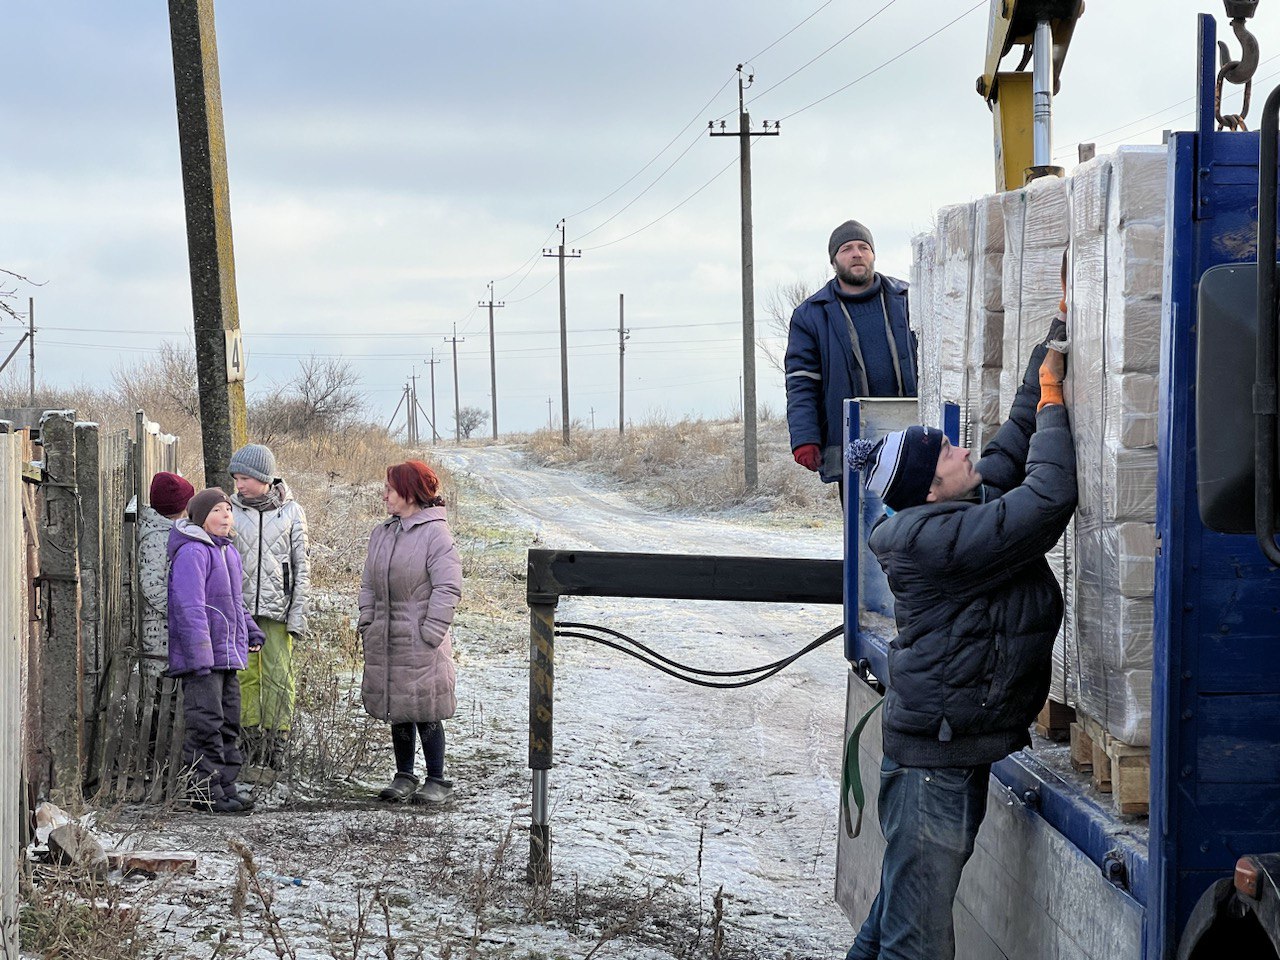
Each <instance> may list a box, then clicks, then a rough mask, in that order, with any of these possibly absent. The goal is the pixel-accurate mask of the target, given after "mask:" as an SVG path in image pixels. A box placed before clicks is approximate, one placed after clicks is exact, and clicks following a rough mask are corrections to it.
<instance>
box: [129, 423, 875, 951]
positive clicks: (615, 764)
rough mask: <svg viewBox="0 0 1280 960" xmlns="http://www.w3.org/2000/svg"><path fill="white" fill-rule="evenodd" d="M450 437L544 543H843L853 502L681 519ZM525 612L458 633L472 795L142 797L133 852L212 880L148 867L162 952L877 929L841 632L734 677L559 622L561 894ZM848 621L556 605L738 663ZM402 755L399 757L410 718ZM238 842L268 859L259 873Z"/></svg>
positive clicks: (494, 503)
mask: <svg viewBox="0 0 1280 960" xmlns="http://www.w3.org/2000/svg"><path fill="white" fill-rule="evenodd" d="M437 453H438V455H439V457H440V458H441V459H442V460H443V461H444V462H445V463H446V465H447V466H449V467H450V469H452V470H453V471H454V473H455V476H458V477H459V486H460V489H461V490H462V491H463V493H462V495H461V496H460V497H459V500H460V503H459V505H458V507H457V508H456V510H455V513H457V512H462V513H465V514H466V515H467V516H468V518H469V519H470V520H471V521H472V522H477V521H480V522H483V523H484V524H488V525H491V526H492V527H494V528H503V529H508V530H517V531H525V532H526V534H527V538H528V543H527V544H526V546H535V545H536V546H540V547H548V548H578V549H604V550H637V551H656V552H671V553H704V554H728V555H739V556H743V555H757V556H812V557H822V558H834V557H838V556H839V555H840V536H841V531H840V525H839V522H838V517H834V516H833V517H832V519H831V522H830V523H829V524H819V525H817V526H805V527H804V528H803V529H801V530H790V529H787V528H786V526H785V525H779V524H777V523H776V522H775V523H768V522H758V521H756V520H755V519H754V518H751V517H739V518H734V519H733V520H726V519H708V518H704V517H698V518H690V517H681V516H673V515H671V514H664V513H655V512H651V511H648V510H646V509H644V507H643V506H640V505H637V504H635V503H634V502H632V501H629V500H628V499H627V498H626V497H624V496H623V495H622V494H621V493H619V492H618V489H617V488H616V487H614V486H612V485H610V484H607V483H602V482H600V481H598V480H594V479H588V478H585V477H583V476H581V475H577V474H574V473H571V472H567V471H547V470H530V469H527V468H526V467H524V466H523V465H522V463H521V461H520V458H519V455H518V454H517V453H515V452H513V451H511V450H509V449H506V448H500V447H497V448H484V449H475V448H464V449H458V450H441V451H438V452H437ZM477 485H478V486H479V487H480V488H481V489H479V490H477V489H476V487H477ZM468 491H472V492H470V493H469V492H468ZM509 613H510V615H509V616H504V617H485V616H481V615H478V614H471V615H466V614H464V615H463V616H462V617H460V619H459V622H458V623H457V625H456V628H455V632H456V635H457V648H458V659H459V669H458V677H459V688H458V693H459V698H458V699H459V711H458V716H457V717H456V718H455V719H454V720H452V721H449V723H448V724H447V728H448V747H447V761H446V762H447V765H448V770H447V774H448V775H450V776H452V777H453V778H454V780H455V783H456V788H457V789H456V795H455V798H454V800H453V801H451V802H450V803H449V804H447V805H445V806H443V807H439V808H418V807H389V806H387V805H385V804H381V803H378V802H377V801H376V800H373V799H372V798H371V793H372V792H373V791H374V790H376V788H377V787H379V786H381V784H380V783H378V784H338V785H336V786H334V787H333V788H332V790H331V791H330V792H329V793H328V795H325V796H320V795H319V794H318V793H317V791H315V790H314V789H306V788H303V789H296V790H295V791H294V793H293V795H292V798H291V799H290V800H289V801H288V802H286V803H284V804H283V805H274V806H271V807H264V808H260V809H259V810H258V811H257V812H255V813H254V814H253V815H251V816H247V817H216V816H210V815H206V814H198V813H195V812H191V811H187V810H185V809H167V810H163V811H157V810H156V809H154V808H141V807H139V808H127V809H125V810H122V811H115V812H113V814H112V815H111V816H110V817H107V818H105V819H106V820H107V821H108V828H109V829H112V830H115V831H118V834H119V835H118V836H117V837H115V838H114V839H115V840H116V841H117V842H119V843H120V844H122V845H127V846H132V847H138V848H147V849H172V850H194V851H196V852H197V853H198V854H199V858H200V860H199V868H198V871H197V873H196V875H195V876H193V877H192V876H188V877H181V876H180V877H174V878H172V879H169V880H136V881H135V880H130V881H126V884H127V885H128V889H129V891H130V896H131V897H132V899H133V900H134V902H136V903H138V904H140V905H141V906H142V907H143V909H144V912H145V914H146V916H147V917H148V918H149V919H151V920H154V921H155V924H156V926H157V928H158V933H157V940H158V944H159V945H161V946H162V947H163V954H162V955H164V956H167V957H175V958H188V957H189V958H197V957H198V958H210V957H214V956H217V957H219V958H230V957H246V958H248V957H254V958H256V957H262V958H276V957H281V956H285V957H289V956H292V957H295V958H296V960H304V958H305V960H310V958H338V957H346V958H356V960H359V958H364V957H381V958H385V957H400V958H408V957H415V956H422V957H432V958H437V957H438V958H445V957H463V956H476V957H481V956H483V957H515V958H521V960H525V958H530V960H533V958H548V960H549V958H554V957H600V958H604V957H615V958H624V957H625V958H634V960H670V958H685V957H710V956H712V955H713V948H712V946H711V944H712V941H713V939H714V937H715V936H716V934H717V932H719V933H721V934H723V937H724V946H723V948H722V949H721V950H720V952H719V953H717V954H715V955H717V956H722V957H724V958H726V960H728V958H771V960H773V958H776V960H782V958H793V960H801V958H819V957H822V958H826V957H832V956H838V955H841V954H843V952H844V950H845V949H846V948H847V946H848V944H849V942H850V940H851V938H852V930H851V929H850V926H849V923H848V921H847V920H846V918H845V917H844V916H843V914H842V913H841V911H840V909H839V908H838V907H837V906H836V905H835V903H834V899H833V890H834V870H835V866H834V865H835V847H836V839H835V838H836V831H837V829H838V806H839V801H838V785H839V776H840V755H841V746H842V744H841V735H842V729H843V716H842V711H843V704H844V684H845V678H846V670H847V667H846V664H845V662H844V660H843V658H842V656H841V650H840V645H839V641H833V642H832V643H830V644H828V645H826V646H824V647H822V648H821V649H819V650H818V651H815V652H813V653H811V654H809V655H808V656H806V657H804V658H803V659H801V660H800V661H799V662H797V663H795V664H793V665H792V666H790V667H789V668H787V669H786V670H785V671H783V672H782V673H781V674H779V675H778V676H776V677H774V678H772V679H770V680H766V681H764V682H763V683H760V684H758V685H755V686H752V687H747V688H745V689H741V690H727V691H721V690H705V689H702V688H698V687H694V686H691V685H688V684H685V683H683V682H680V681H678V680H675V679H673V678H671V677H668V676H665V675H663V674H661V673H659V672H657V671H655V670H652V669H650V668H648V667H646V666H644V665H643V664H641V663H639V662H638V661H636V660H634V659H631V658H629V657H625V656H623V655H621V654H619V653H617V652H616V651H612V650H609V649H607V648H605V647H601V646H598V645H595V644H590V643H587V642H585V641H579V640H572V639H562V640H560V641H559V643H558V645H557V652H556V675H555V681H556V688H555V727H554V759H555V767H554V769H553V770H552V771H551V773H550V782H551V823H552V837H553V872H554V880H553V883H552V885H551V888H550V889H549V890H546V889H538V888H534V887H530V886H527V885H525V884H524V882H523V875H524V867H525V863H526V859H527V855H528V838H527V826H528V823H529V816H530V776H529V771H528V768H527V746H528V739H527V738H528V723H527V717H528V683H529V681H528V668H527V657H528V634H527V618H526V617H525V614H524V610H523V609H519V610H514V611H510V612H509ZM840 616H841V614H840V610H839V608H838V607H822V606H802V605H759V604H745V603H714V602H702V603H688V602H668V601H649V600H583V599H574V600H566V601H564V602H562V604H561V605H560V607H559V609H558V610H557V617H558V619H562V620H569V619H572V620H577V621H585V622H591V623H597V624H602V625H607V626H609V627H612V628H614V629H617V630H620V631H622V632H623V633H626V634H628V635H631V636H634V637H636V638H637V639H639V640H641V641H642V642H645V643H646V644H647V645H649V646H652V647H654V648H656V649H657V650H658V651H659V652H661V653H662V654H664V655H666V656H669V657H672V658H674V659H677V660H681V661H684V662H688V663H690V664H692V665H694V666H701V667H707V668H713V669H741V668H745V667H750V666H755V665H759V664H762V663H765V662H768V661H772V660H775V659H778V658H780V657H782V656H784V655H787V654H789V653H792V652H794V651H795V650H796V649H798V648H799V647H801V646H803V645H804V644H805V643H807V642H808V641H810V640H812V639H813V638H814V637H816V636H817V635H818V634H820V633H822V632H824V631H826V630H828V629H830V628H831V627H832V626H835V625H836V624H838V623H839V622H840ZM382 729H383V728H377V727H375V730H379V731H381V730H382ZM378 750H381V751H382V752H383V753H384V754H385V763H386V773H387V775H388V776H389V774H390V772H391V760H390V749H389V736H388V737H387V738H386V746H385V748H383V747H381V746H380V745H377V744H375V752H377V751H378ZM233 841H238V842H242V843H243V844H244V845H245V848H246V850H247V851H249V852H251V854H252V857H253V860H254V866H255V869H256V870H257V879H256V881H255V880H251V881H250V882H249V885H248V889H247V890H246V889H245V888H244V883H245V879H244V876H243V874H244V870H243V868H242V867H241V866H240V865H241V863H242V857H241V855H240V854H238V853H236V852H235V851H233V850H232V849H231V848H230V846H229V844H231V843H232V842H233ZM238 876H239V877H240V880H239V884H240V889H239V890H238V889H237V884H238V880H237V878H238ZM719 889H722V890H723V900H722V910H721V913H720V918H719V919H717V914H716V908H715V904H714V898H715V894H716V892H717V890H719ZM263 894H265V897H266V900H267V901H270V907H269V908H268V907H267V906H266V905H265V904H264V900H263ZM375 896H376V900H375V899H374V898H375ZM241 901H243V903H244V904H245V906H244V908H243V910H240V911H239V916H238V917H236V916H235V915H234V914H235V912H236V911H235V910H234V909H233V908H235V907H236V906H237V904H238V903H239V902H241ZM273 934H274V938H273ZM281 942H283V943H284V944H285V947H284V948H282V947H280V945H279V944H280V943H281Z"/></svg>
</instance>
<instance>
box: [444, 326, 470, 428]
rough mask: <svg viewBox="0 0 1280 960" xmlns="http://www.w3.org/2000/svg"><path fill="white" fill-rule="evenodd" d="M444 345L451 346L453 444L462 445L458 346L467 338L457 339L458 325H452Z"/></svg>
mask: <svg viewBox="0 0 1280 960" xmlns="http://www.w3.org/2000/svg"><path fill="white" fill-rule="evenodd" d="M444 339H445V342H446V343H452V344H453V442H454V443H462V405H461V404H460V403H459V402H458V344H460V343H466V342H467V338H466V337H463V338H462V339H461V340H459V339H458V325H457V324H456V323H455V324H454V325H453V336H452V337H445V338H444Z"/></svg>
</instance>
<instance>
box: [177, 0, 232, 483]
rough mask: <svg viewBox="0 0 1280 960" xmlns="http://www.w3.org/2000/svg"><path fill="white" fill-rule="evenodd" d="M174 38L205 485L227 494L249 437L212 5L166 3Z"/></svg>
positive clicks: (196, 0) (186, 0)
mask: <svg viewBox="0 0 1280 960" xmlns="http://www.w3.org/2000/svg"><path fill="white" fill-rule="evenodd" d="M169 32H170V36H171V38H172V42H173V80H174V91H175V93H176V94H177V102H178V145H179V150H180V153H181V156H182V192H183V195H184V197H185V199H186V211H187V257H188V260H189V262H190V267H191V304H192V308H193V311H194V318H195V344H196V368H197V371H198V378H199V385H200V437H201V441H202V444H203V448H204V451H203V452H204V482H205V485H206V486H208V485H211V484H213V483H215V482H216V483H220V485H222V486H223V487H228V486H229V484H230V483H231V478H230V476H229V475H228V474H227V463H228V462H229V461H230V460H231V454H232V451H234V450H235V449H236V448H237V447H240V446H242V445H243V444H244V443H245V441H246V439H247V435H248V434H247V425H246V420H245V403H244V359H245V358H244V344H243V342H242V341H241V338H240V309H239V306H238V304H237V301H236V264H235V253H234V251H233V250H232V246H231V194H230V187H229V186H228V183H227V143H226V134H225V131H224V129H223V125H222V86H221V83H220V81H219V78H218V42H217V37H216V36H215V33H214V25H213V0H169Z"/></svg>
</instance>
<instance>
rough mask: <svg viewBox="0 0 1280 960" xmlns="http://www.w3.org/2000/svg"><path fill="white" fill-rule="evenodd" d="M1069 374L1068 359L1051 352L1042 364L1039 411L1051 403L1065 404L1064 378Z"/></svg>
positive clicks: (1046, 355) (1037, 408)
mask: <svg viewBox="0 0 1280 960" xmlns="http://www.w3.org/2000/svg"><path fill="white" fill-rule="evenodd" d="M1066 373H1067V358H1066V357H1065V356H1064V355H1063V354H1061V353H1059V352H1058V351H1057V350H1049V351H1048V352H1047V353H1045V355H1044V362H1043V363H1041V364H1040V403H1039V405H1038V406H1037V407H1036V410H1037V411H1040V410H1043V409H1044V408H1045V407H1047V406H1048V405H1049V404H1051V403H1064V402H1065V401H1064V400H1063V398H1062V378H1063V377H1064V376H1066Z"/></svg>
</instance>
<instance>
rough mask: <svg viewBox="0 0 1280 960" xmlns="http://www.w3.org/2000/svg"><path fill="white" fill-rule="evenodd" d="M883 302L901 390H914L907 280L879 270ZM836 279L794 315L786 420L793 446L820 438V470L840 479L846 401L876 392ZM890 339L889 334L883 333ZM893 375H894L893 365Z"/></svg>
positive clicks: (913, 392)
mask: <svg viewBox="0 0 1280 960" xmlns="http://www.w3.org/2000/svg"><path fill="white" fill-rule="evenodd" d="M876 276H877V277H878V278H879V280H880V289H881V297H880V303H881V305H882V306H883V308H884V313H885V315H886V317H887V320H888V325H889V328H890V330H892V332H893V346H894V350H895V351H896V353H897V358H898V370H899V371H900V372H901V376H902V392H901V393H895V394H891V396H904V397H914V396H915V395H916V338H915V334H913V333H912V332H911V329H910V327H909V326H908V325H907V285H906V284H905V283H903V282H902V281H901V280H895V279H894V278H893V277H886V276H884V275H883V274H877V275H876ZM836 283H837V281H836V279H835V278H834V277H833V278H832V279H831V282H830V283H828V284H827V285H826V286H825V287H823V288H822V289H821V290H819V291H818V292H817V293H815V294H814V295H813V296H811V297H810V298H809V299H808V300H806V301H805V302H804V303H802V304H800V306H798V307H796V309H795V312H794V313H793V314H792V315H791V329H790V333H789V334H788V338H787V355H786V359H785V361H784V368H785V371H786V375H787V426H788V428H789V429H790V430H791V449H792V450H794V449H796V447H801V446H804V445H805V444H808V443H816V444H817V445H818V447H819V449H821V450H822V467H821V469H820V471H819V473H820V474H821V475H822V479H823V480H825V481H826V482H827V483H832V482H834V481H836V480H839V479H840V474H841V471H840V466H841V458H840V445H841V440H842V439H843V432H844V420H843V417H844V411H843V403H844V401H845V400H847V399H849V398H850V397H866V396H875V394H872V393H871V392H870V391H869V390H868V389H867V386H866V376H865V375H864V373H863V367H862V351H861V350H858V351H855V350H854V347H853V341H852V339H851V338H850V336H849V323H848V321H847V320H846V319H845V316H844V312H843V311H842V310H841V309H840V304H839V302H838V300H837V294H836ZM885 336H886V339H887V338H888V334H887V333H886V334H885ZM890 379H893V380H896V379H897V376H896V373H895V372H894V371H890Z"/></svg>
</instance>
